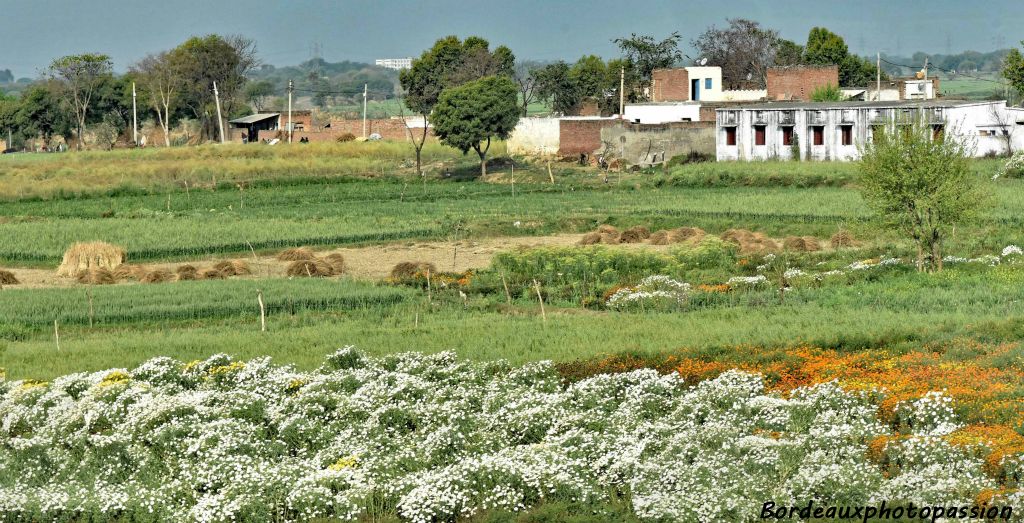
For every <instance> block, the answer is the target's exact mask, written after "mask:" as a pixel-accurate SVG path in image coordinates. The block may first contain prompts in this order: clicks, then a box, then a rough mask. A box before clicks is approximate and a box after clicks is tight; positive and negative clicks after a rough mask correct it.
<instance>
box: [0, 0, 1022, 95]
mask: <svg viewBox="0 0 1024 523" xmlns="http://www.w3.org/2000/svg"><path fill="white" fill-rule="evenodd" d="M1022 3H1024V2H1022V0H983V1H975V2H965V1H963V0H859V1H850V0H845V1H833V0H793V1H786V0H780V1H774V2H772V1H767V0H718V1H704V2H696V1H682V0H677V1H671V0H632V1H629V0H626V1H623V0H614V1H613V0H607V1H606V0H600V1H590V2H582V1H580V2H570V1H560V0H520V1H513V0H505V1H501V0H498V1H495V0H476V1H471V2H465V1H462V2H460V1H455V0H431V1H429V2H417V1H406V0H377V1H370V0H351V1H341V0H337V1H329V0H276V1H275V0H248V1H245V2H242V1H237V0H146V1H138V0H0V69H5V68H10V69H11V70H12V71H13V72H14V74H15V76H17V77H23V76H30V77H31V76H35V75H36V74H37V72H38V71H39V70H40V69H41V68H42V67H45V65H46V64H48V63H49V61H50V60H52V59H53V58H55V57H57V56H61V55H64V54H71V53H80V52H86V51H92V52H102V53H106V54H109V55H111V56H112V57H113V58H114V62H115V67H116V69H117V70H119V71H123V70H124V69H126V67H127V66H128V65H129V64H131V63H132V62H134V61H135V60H138V59H139V58H141V57H142V56H144V55H145V54H147V53H149V52H153V51H159V50H162V49H167V48H170V47H173V46H175V45H177V44H178V43H180V42H181V41H183V40H184V39H185V38H187V37H189V36H191V35H197V34H208V33H224V34H227V33H240V34H244V35H247V36H250V37H252V38H255V39H256V40H257V42H258V47H259V50H260V54H261V55H262V58H263V60H264V61H265V62H267V63H271V64H276V65H289V64H295V63H298V62H300V61H303V60H306V59H308V58H310V57H311V56H312V49H313V44H314V42H319V43H320V44H321V46H322V53H321V56H323V58H325V59H326V60H329V61H340V60H345V59H348V60H358V61H371V60H373V59H374V58H380V57H402V56H417V55H419V53H420V52H422V51H423V49H424V48H426V47H428V46H429V45H430V44H432V43H433V41H434V40H436V39H437V38H438V37H440V36H444V35H447V34H457V35H460V36H466V35H470V34H477V35H480V36H483V37H485V38H487V39H488V40H490V41H491V43H492V44H498V43H501V44H505V45H508V46H509V47H511V48H512V50H513V51H514V52H515V53H516V55H517V56H519V57H523V58H535V59H542V60H550V59H558V58H563V59H576V58H578V57H579V56H581V55H582V54H585V53H595V54H599V55H603V56H605V57H610V56H613V55H615V54H616V51H615V48H614V46H613V45H612V43H611V39H612V38H615V37H617V36H623V35H628V34H629V33H631V32H636V33H647V34H654V35H657V36H659V37H660V36H664V35H667V34H668V33H670V32H672V31H679V33H680V34H681V35H682V36H683V40H684V41H685V42H686V47H687V48H688V47H689V40H690V39H691V38H693V37H694V36H695V35H697V34H698V33H700V32H701V31H703V30H704V28H706V27H707V26H709V25H712V24H717V25H723V24H724V21H725V18H727V17H744V18H752V19H755V20H758V21H760V22H761V23H762V24H763V25H766V26H768V27H771V28H774V29H777V30H779V31H780V32H781V33H782V36H784V37H786V38H790V39H793V40H795V41H797V42H800V43H803V42H804V41H805V40H806V38H807V32H808V30H809V29H810V28H811V27H813V26H815V25H823V26H826V27H828V28H829V29H832V30H833V31H835V32H837V33H839V34H841V35H843V36H844V37H845V38H846V41H847V44H848V45H849V46H850V48H851V50H853V51H854V52H858V53H862V54H874V52H875V51H882V52H886V53H890V54H897V53H899V54H903V55H909V54H911V53H912V52H914V51H917V50H923V51H926V52H932V53H945V52H947V51H953V52H959V51H962V50H965V49H973V50H977V51H989V50H992V49H995V48H997V47H999V46H1001V47H1007V46H1010V45H1016V44H1019V42H1020V40H1022V39H1024V9H1022V8H1021V6H1022Z"/></svg>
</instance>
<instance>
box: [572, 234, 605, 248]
mask: <svg viewBox="0 0 1024 523" xmlns="http://www.w3.org/2000/svg"><path fill="white" fill-rule="evenodd" d="M576 243H577V244H578V245H595V244H598V243H601V233H598V232H588V233H587V234H584V235H583V237H582V238H580V241H578V242H576Z"/></svg>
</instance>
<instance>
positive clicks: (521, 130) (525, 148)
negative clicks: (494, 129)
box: [507, 118, 559, 156]
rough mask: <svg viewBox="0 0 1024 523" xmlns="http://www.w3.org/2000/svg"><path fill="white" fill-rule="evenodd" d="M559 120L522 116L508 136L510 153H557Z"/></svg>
mask: <svg viewBox="0 0 1024 523" xmlns="http://www.w3.org/2000/svg"><path fill="white" fill-rule="evenodd" d="M558 122H559V120H558V118H520V119H519V123H517V124H516V128H515V129H513V130H512V135H511V136H509V138H508V143H507V148H508V153H509V154H516V155H522V156H544V155H548V154H557V153H558V144H559V124H558Z"/></svg>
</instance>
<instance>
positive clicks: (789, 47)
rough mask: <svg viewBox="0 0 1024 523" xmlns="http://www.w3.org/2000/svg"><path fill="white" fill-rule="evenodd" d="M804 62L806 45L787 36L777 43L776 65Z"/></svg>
mask: <svg viewBox="0 0 1024 523" xmlns="http://www.w3.org/2000/svg"><path fill="white" fill-rule="evenodd" d="M802 63H804V46H802V45H800V44H798V43H796V42H794V41H792V40H786V39H785V38H779V39H778V40H777V41H776V43H775V65H780V66H787V65H800V64H802Z"/></svg>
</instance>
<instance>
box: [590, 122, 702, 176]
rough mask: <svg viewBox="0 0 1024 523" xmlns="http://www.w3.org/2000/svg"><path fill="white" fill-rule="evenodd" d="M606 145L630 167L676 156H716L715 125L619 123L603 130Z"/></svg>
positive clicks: (657, 162) (654, 162)
mask: <svg viewBox="0 0 1024 523" xmlns="http://www.w3.org/2000/svg"><path fill="white" fill-rule="evenodd" d="M601 141H602V144H608V145H609V146H610V147H611V149H612V150H613V151H614V152H615V153H614V155H615V157H621V158H623V159H624V160H625V161H626V163H627V164H629V165H641V166H644V165H654V164H660V163H662V162H665V161H667V160H671V159H672V158H673V157H675V156H685V155H689V154H691V153H700V154H704V155H708V156H710V157H712V158H714V157H715V122H714V121H710V122H673V123H665V124H653V125H646V124H632V123H628V122H615V123H614V124H613V125H611V126H607V127H604V128H602V129H601Z"/></svg>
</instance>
